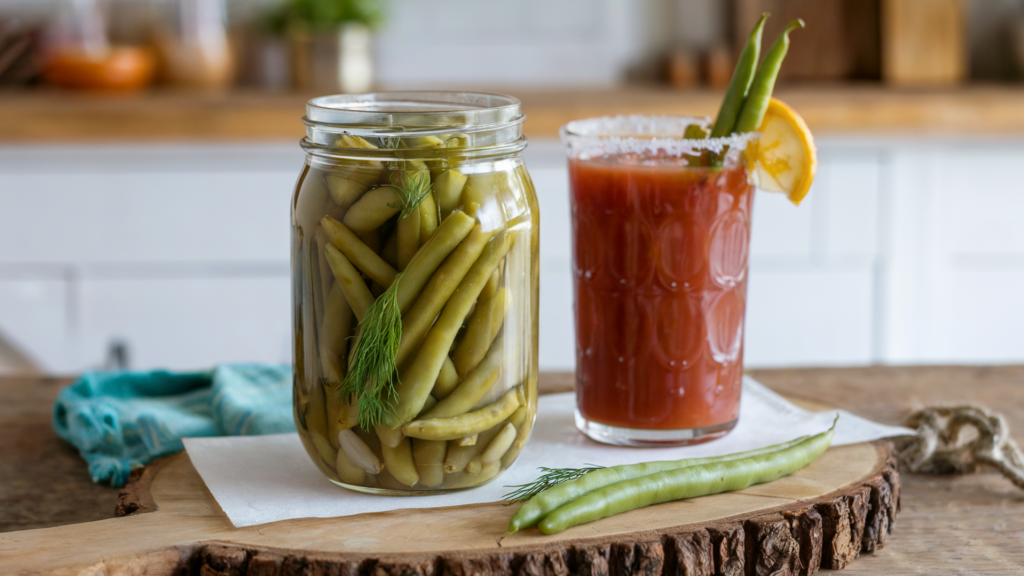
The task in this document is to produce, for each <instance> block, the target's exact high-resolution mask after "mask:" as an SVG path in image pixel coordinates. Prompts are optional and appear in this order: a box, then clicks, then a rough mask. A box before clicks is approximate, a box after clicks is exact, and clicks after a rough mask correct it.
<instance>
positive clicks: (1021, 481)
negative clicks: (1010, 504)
mask: <svg viewBox="0 0 1024 576" xmlns="http://www.w3.org/2000/svg"><path fill="white" fill-rule="evenodd" d="M904 425H905V426H906V427H908V428H915V429H916V430H917V435H916V436H912V437H909V438H908V439H907V440H905V441H904V442H903V444H902V446H901V447H900V450H899V451H898V452H897V454H896V457H897V459H899V461H900V462H901V463H902V464H903V465H904V466H906V467H907V468H908V469H909V470H910V471H911V472H921V473H925V474H969V473H972V472H975V471H977V470H978V468H979V467H982V466H990V467H992V468H995V469H996V470H998V471H999V472H1000V473H1002V475H1003V476H1005V477H1006V478H1008V479H1009V480H1010V481H1011V482H1013V483H1014V485H1016V486H1017V487H1018V488H1020V489H1021V490H1024V454H1021V450H1020V447H1019V446H1017V443H1016V442H1014V441H1013V438H1011V437H1010V428H1009V426H1007V424H1006V419H1005V418H1003V416H1002V415H1001V414H998V413H996V412H993V411H991V410H989V409H988V408H985V407H984V406H980V405H978V404H956V405H949V406H933V407H930V408H925V409H923V410H918V411H917V412H914V413H913V414H911V415H910V416H909V417H908V418H907V420H906V422H905V423H904ZM970 429H973V431H974V432H975V434H976V436H975V437H973V438H971V435H970V434H969V431H970ZM962 432H968V433H967V434H961V433H962ZM961 436H963V437H964V438H963V439H961Z"/></svg>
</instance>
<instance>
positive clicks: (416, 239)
mask: <svg viewBox="0 0 1024 576" xmlns="http://www.w3.org/2000/svg"><path fill="white" fill-rule="evenodd" d="M421 207H422V204H421V205H420V206H417V207H416V208H415V209H413V211H412V213H411V214H409V216H407V217H405V218H399V219H398V269H399V270H405V267H406V266H408V265H409V261H410V260H412V257H413V256H414V255H415V254H416V251H417V250H419V248H420V228H421V225H422V223H423V221H422V219H421V217H420V208H421Z"/></svg>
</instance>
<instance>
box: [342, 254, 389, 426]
mask: <svg viewBox="0 0 1024 576" xmlns="http://www.w3.org/2000/svg"><path fill="white" fill-rule="evenodd" d="M401 279H402V274H398V276H396V277H395V281H394V282H393V283H392V284H391V286H390V287H389V288H388V289H387V290H385V291H384V293H383V294H381V295H380V297H379V298H377V299H376V300H374V302H373V305H372V306H370V309H369V310H367V312H366V316H365V317H364V318H363V320H362V322H360V324H359V329H360V333H359V336H358V337H357V339H356V343H355V347H354V350H353V353H352V356H353V360H352V365H351V367H350V370H349V371H348V374H347V375H346V376H345V380H344V381H343V382H342V383H341V386H340V387H339V389H338V395H339V396H340V397H341V399H342V400H346V401H351V400H352V399H353V398H357V399H358V401H359V411H358V419H359V425H360V426H362V427H363V428H364V429H367V430H369V429H371V428H373V427H374V426H378V425H380V424H383V423H384V420H385V419H386V418H387V417H388V416H391V415H393V414H394V408H393V404H394V402H395V400H397V399H398V393H397V392H396V390H395V381H396V380H398V374H397V367H396V366H395V356H396V355H397V354H398V344H399V342H401V340H402V311H401V310H400V309H399V307H398V285H399V284H400V283H401Z"/></svg>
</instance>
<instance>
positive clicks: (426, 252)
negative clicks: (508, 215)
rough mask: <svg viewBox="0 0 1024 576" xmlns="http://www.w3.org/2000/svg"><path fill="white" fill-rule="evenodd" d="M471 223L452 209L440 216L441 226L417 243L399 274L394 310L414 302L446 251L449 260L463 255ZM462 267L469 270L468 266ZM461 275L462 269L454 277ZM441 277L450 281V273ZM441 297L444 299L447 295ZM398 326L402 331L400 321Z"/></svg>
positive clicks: (442, 261) (406, 307)
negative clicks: (462, 248)
mask: <svg viewBox="0 0 1024 576" xmlns="http://www.w3.org/2000/svg"><path fill="white" fill-rule="evenodd" d="M473 226H474V222H473V219H472V218H470V217H469V216H468V215H467V214H466V213H465V212H462V211H457V212H453V213H452V214H451V216H449V217H447V218H445V219H444V222H441V225H440V226H438V227H437V230H436V231H435V232H434V234H432V235H431V236H430V239H428V240H427V242H426V244H424V245H423V246H421V247H420V250H419V252H417V253H416V255H415V256H413V257H412V260H410V261H409V264H408V266H406V268H405V271H404V273H403V274H402V282H401V283H399V285H398V309H399V310H401V311H402V313H403V314H404V313H405V312H406V311H407V310H409V307H410V306H412V304H413V302H414V301H416V297H417V296H419V295H420V291H422V290H423V289H424V286H426V285H427V284H428V283H430V282H431V281H432V280H433V277H434V276H436V275H437V273H438V272H440V270H439V267H441V266H442V263H444V264H447V261H446V258H448V256H449V255H450V254H451V255H452V258H451V259H452V260H455V259H457V258H465V257H466V256H467V255H466V254H463V253H460V252H459V247H460V246H462V244H463V243H464V241H465V240H466V239H467V237H468V236H470V235H471V232H472V230H473ZM488 238H489V236H488ZM484 242H486V239H484ZM482 249H483V246H481V247H480V250H482ZM453 251H454V253H453ZM473 252H474V251H473V250H470V254H472V253H473ZM475 253H476V254H477V255H479V254H480V251H475ZM456 254H458V256H456ZM473 260H476V256H473ZM470 264H472V261H470ZM466 269H467V270H468V269H469V266H468V265H467V266H466ZM463 275H465V272H462V274H461V275H459V277H458V278H459V279H461V278H462V276H463ZM442 278H443V279H445V281H452V277H451V275H450V274H448V275H445V274H442ZM454 281H455V283H456V284H457V283H458V280H454ZM445 299H446V300H447V297H445ZM439 311H440V309H439ZM434 317H437V312H434ZM433 319H434V318H431V319H430V320H431V321H433ZM402 329H403V330H405V326H404V320H403V327H402Z"/></svg>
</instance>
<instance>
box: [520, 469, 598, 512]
mask: <svg viewBox="0 0 1024 576" xmlns="http://www.w3.org/2000/svg"><path fill="white" fill-rule="evenodd" d="M584 466H586V468H545V467H543V466H541V467H540V468H538V470H540V471H542V472H544V473H543V474H541V475H540V477H539V478H537V479H536V480H534V481H533V482H530V483H529V484H517V485H515V486H508V485H506V486H505V488H516V490H514V491H512V492H509V493H508V494H505V496H504V498H505V499H506V500H508V502H506V503H505V505H506V506H508V505H510V504H515V503H516V502H525V501H527V500H529V499H530V498H533V497H534V496H536V495H537V494H540V493H541V492H543V491H545V490H547V489H548V488H551V487H552V486H557V485H559V484H561V483H562V482H568V481H570V480H575V479H577V478H580V477H582V476H586V475H587V474H590V473H591V472H593V471H594V470H600V469H602V468H604V466H597V465H595V464H584Z"/></svg>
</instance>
